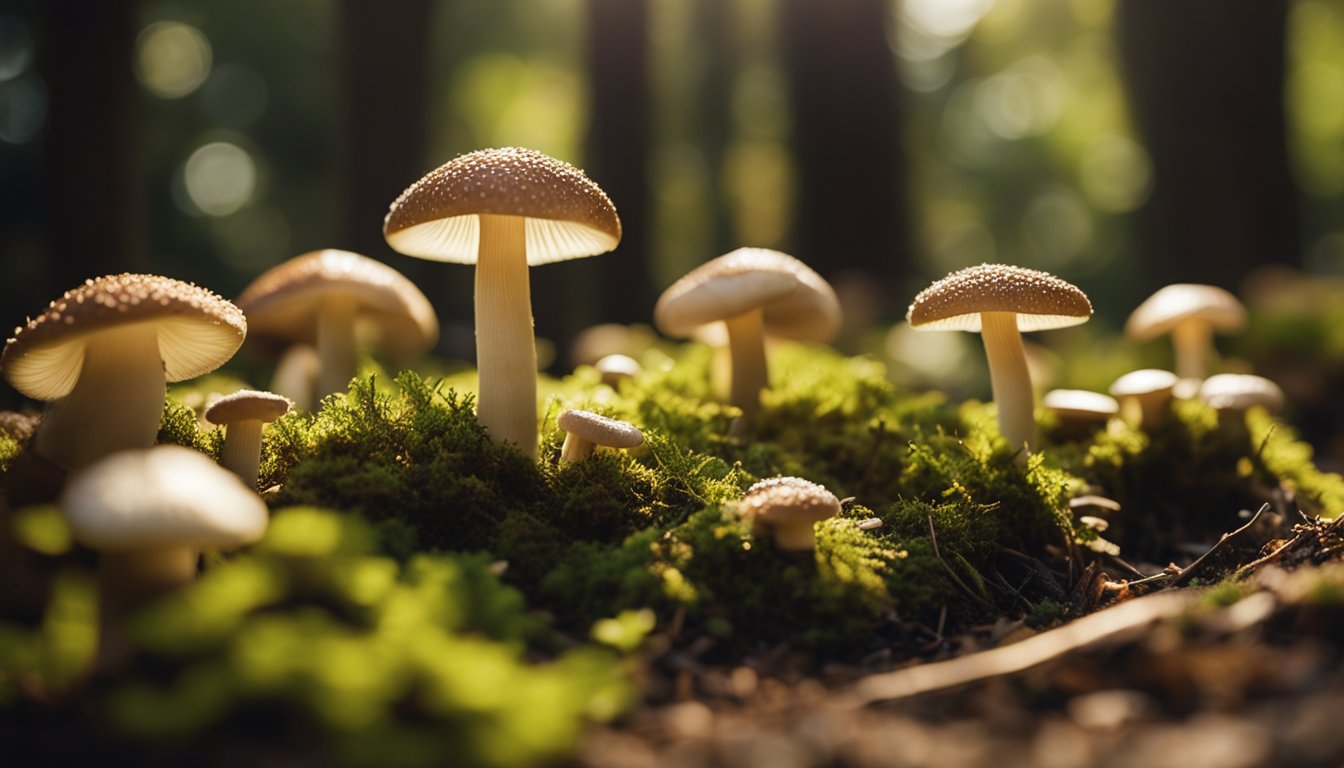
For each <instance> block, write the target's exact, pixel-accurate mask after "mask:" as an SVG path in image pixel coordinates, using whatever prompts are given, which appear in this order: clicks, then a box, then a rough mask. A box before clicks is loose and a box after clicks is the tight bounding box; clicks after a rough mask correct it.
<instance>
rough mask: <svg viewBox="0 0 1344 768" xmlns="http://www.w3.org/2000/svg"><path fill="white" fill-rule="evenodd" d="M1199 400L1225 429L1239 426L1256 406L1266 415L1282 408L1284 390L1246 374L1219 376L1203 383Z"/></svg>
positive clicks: (1267, 380)
mask: <svg viewBox="0 0 1344 768" xmlns="http://www.w3.org/2000/svg"><path fill="white" fill-rule="evenodd" d="M1199 399H1200V400H1203V401H1204V403H1205V404H1207V405H1208V406H1209V407H1210V408H1212V409H1214V410H1215V411H1217V412H1218V418H1219V421H1220V422H1222V423H1223V424H1224V425H1227V424H1233V423H1238V422H1240V420H1241V416H1242V414H1244V413H1245V412H1246V411H1247V410H1248V409H1250V408H1253V407H1255V406H1262V407H1264V408H1265V409H1267V410H1269V411H1277V410H1279V409H1280V408H1282V407H1283V390H1282V389H1279V385H1278V384H1275V383H1274V382H1272V381H1270V380H1269V379H1266V378H1265V377H1263V376H1253V375H1251V374H1248V373H1220V374H1217V375H1216V376H1210V377H1209V378H1207V379H1205V380H1204V384H1203V386H1201V387H1200V388H1199Z"/></svg>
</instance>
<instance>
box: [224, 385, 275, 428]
mask: <svg viewBox="0 0 1344 768" xmlns="http://www.w3.org/2000/svg"><path fill="white" fill-rule="evenodd" d="M293 405H294V404H293V403H292V402H290V400H289V398H287V397H284V396H283V395H277V394H275V393H273V392H258V391H256V390H254V389H240V390H238V391H237V392H234V393H233V394H231V395H225V396H223V397H221V398H219V399H218V400H216V401H215V402H213V403H211V404H210V407H209V408H206V409H205V418H206V419H207V420H209V422H210V423H211V424H232V423H233V422H235V421H261V422H267V423H269V422H272V421H275V420H276V419H278V418H280V417H281V416H284V415H285V414H286V413H289V409H290V408H291V407H292V406H293Z"/></svg>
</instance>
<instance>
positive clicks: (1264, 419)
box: [1246, 408, 1344, 519]
mask: <svg viewBox="0 0 1344 768" xmlns="http://www.w3.org/2000/svg"><path fill="white" fill-rule="evenodd" d="M1246 426H1247V429H1248V431H1249V434H1248V437H1249V441H1250V444H1251V445H1253V446H1256V450H1255V453H1254V459H1255V461H1256V464H1257V466H1258V468H1259V469H1261V470H1262V471H1263V472H1264V473H1265V474H1268V475H1269V476H1271V477H1273V478H1277V479H1278V482H1280V483H1282V484H1283V486H1284V487H1285V488H1287V489H1288V490H1289V491H1291V492H1293V495H1294V497H1295V498H1296V500H1297V501H1298V503H1299V504H1301V505H1302V506H1303V508H1304V509H1305V510H1306V511H1308V512H1310V513H1313V514H1317V515H1321V516H1322V517H1327V518H1330V519H1334V518H1336V517H1339V516H1340V515H1341V514H1344V477H1340V476H1339V475H1338V474H1336V473H1334V472H1322V471H1321V470H1320V469H1317V467H1316V465H1315V464H1314V463H1312V460H1311V459H1312V448H1311V446H1310V445H1308V444H1307V443H1304V442H1301V441H1300V440H1297V439H1296V438H1295V436H1294V434H1293V431H1292V429H1290V428H1289V427H1287V426H1285V425H1283V424H1281V423H1279V422H1277V421H1275V420H1274V418H1273V417H1272V416H1270V415H1269V412H1268V411H1266V410H1265V409H1263V408H1253V409H1251V411H1249V412H1248V413H1247V414H1246Z"/></svg>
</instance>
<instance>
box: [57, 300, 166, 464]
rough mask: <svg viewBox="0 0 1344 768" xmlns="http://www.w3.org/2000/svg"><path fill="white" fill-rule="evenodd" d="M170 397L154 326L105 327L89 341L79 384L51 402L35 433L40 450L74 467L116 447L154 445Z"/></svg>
mask: <svg viewBox="0 0 1344 768" xmlns="http://www.w3.org/2000/svg"><path fill="white" fill-rule="evenodd" d="M166 397H167V386H166V384H165V381H164V373H163V358H162V357H161V356H160V354H159V335H158V331H157V330H155V328H154V326H153V325H152V324H150V323H140V324H135V325H130V326H126V327H124V328H119V329H115V330H108V331H102V332H100V333H98V334H95V338H92V339H90V340H89V343H88V344H87V345H85V348H84V360H83V363H82V365H81V366H80V368H79V380H78V381H76V382H75V386H74V389H72V390H70V394H68V395H66V396H65V397H63V398H61V399H59V400H56V401H53V402H52V403H51V404H50V405H49V406H47V411H46V414H45V415H43V417H42V423H41V424H40V425H39V426H38V428H37V435H36V436H35V437H34V438H33V439H34V447H35V450H36V451H37V453H38V454H39V455H41V456H42V457H44V458H46V459H48V460H49V461H52V462H54V463H56V464H58V465H60V466H63V467H65V468H66V469H70V470H75V469H80V468H82V467H85V466H87V465H89V464H92V463H93V462H95V461H97V460H98V459H100V458H102V457H104V456H106V455H108V454H110V453H115V452H116V451H120V450H127V449H132V448H150V447H152V446H153V445H154V441H155V439H156V438H157V437H158V434H159V423H160V422H161V421H162V419H163V402H164V399H165V398H166Z"/></svg>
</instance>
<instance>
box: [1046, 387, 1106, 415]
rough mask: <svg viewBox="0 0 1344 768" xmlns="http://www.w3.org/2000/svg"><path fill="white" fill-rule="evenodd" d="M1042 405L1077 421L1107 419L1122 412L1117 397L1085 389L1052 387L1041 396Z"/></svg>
mask: <svg viewBox="0 0 1344 768" xmlns="http://www.w3.org/2000/svg"><path fill="white" fill-rule="evenodd" d="M1041 405H1043V406H1045V407H1046V408H1049V409H1050V410H1052V411H1054V412H1055V413H1057V414H1059V416H1060V417H1061V418H1064V419H1070V420H1076V421H1105V420H1107V419H1109V418H1111V417H1112V416H1114V415H1116V414H1117V413H1119V412H1120V404H1119V403H1117V402H1116V401H1115V398H1113V397H1111V396H1109V395H1103V394H1101V393H1100V392H1089V391H1087V390H1084V389H1052V390H1050V391H1049V392H1046V393H1045V396H1044V397H1042V398H1041Z"/></svg>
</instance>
